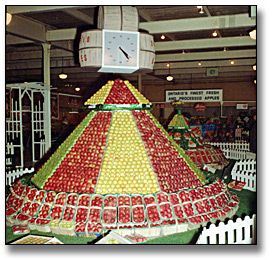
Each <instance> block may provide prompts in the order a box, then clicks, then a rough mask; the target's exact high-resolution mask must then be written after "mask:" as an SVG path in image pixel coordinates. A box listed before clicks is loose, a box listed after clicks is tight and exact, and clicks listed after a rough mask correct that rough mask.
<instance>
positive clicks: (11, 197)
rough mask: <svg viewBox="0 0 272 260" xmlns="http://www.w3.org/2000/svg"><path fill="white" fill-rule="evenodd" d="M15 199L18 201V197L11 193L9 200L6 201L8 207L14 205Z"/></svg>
mask: <svg viewBox="0 0 272 260" xmlns="http://www.w3.org/2000/svg"><path fill="white" fill-rule="evenodd" d="M15 199H16V197H15V196H14V195H12V193H10V194H9V196H8V199H7V201H6V205H7V206H8V207H11V206H12V205H13V203H14V201H15Z"/></svg>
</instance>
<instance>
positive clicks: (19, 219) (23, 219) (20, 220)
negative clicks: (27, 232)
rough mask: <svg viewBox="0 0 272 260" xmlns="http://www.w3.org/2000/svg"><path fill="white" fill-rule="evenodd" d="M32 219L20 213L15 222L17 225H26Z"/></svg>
mask: <svg viewBox="0 0 272 260" xmlns="http://www.w3.org/2000/svg"><path fill="white" fill-rule="evenodd" d="M30 218H31V217H30V216H28V215H26V214H23V213H18V214H17V215H16V220H15V223H16V224H17V225H26V224H27V222H28V220H29V219H30Z"/></svg>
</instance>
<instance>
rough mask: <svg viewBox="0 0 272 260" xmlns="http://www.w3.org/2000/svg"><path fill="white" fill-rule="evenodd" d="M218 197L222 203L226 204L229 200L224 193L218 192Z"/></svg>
mask: <svg viewBox="0 0 272 260" xmlns="http://www.w3.org/2000/svg"><path fill="white" fill-rule="evenodd" d="M220 198H221V201H222V204H223V205H227V204H228V202H229V200H228V199H227V197H226V195H225V194H223V193H222V194H220Z"/></svg>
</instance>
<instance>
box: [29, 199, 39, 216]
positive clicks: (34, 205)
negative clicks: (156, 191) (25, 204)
mask: <svg viewBox="0 0 272 260" xmlns="http://www.w3.org/2000/svg"><path fill="white" fill-rule="evenodd" d="M40 206H41V204H40V203H37V202H33V203H32V204H31V206H30V207H29V213H28V214H29V216H34V215H35V214H36V213H37V211H38V209H39V207H40Z"/></svg>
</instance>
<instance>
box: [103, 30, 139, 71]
mask: <svg viewBox="0 0 272 260" xmlns="http://www.w3.org/2000/svg"><path fill="white" fill-rule="evenodd" d="M103 67H104V72H126V71H127V72H128V73H131V72H133V71H135V70H137V69H139V33H138V32H126V31H111V30H103V56H102V69H103ZM106 67H108V69H109V67H111V69H113V70H111V71H109V70H107V69H106V70H105V68H106ZM102 72H103V71H102Z"/></svg>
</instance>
